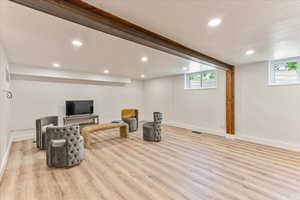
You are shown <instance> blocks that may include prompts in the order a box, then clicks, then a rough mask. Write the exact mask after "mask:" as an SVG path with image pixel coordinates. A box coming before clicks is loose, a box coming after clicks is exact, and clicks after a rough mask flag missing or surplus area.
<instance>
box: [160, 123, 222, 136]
mask: <svg viewBox="0 0 300 200" xmlns="http://www.w3.org/2000/svg"><path fill="white" fill-rule="evenodd" d="M163 124H166V125H169V126H175V127H178V128H184V129H190V130H193V131H198V132H201V133H208V134H213V135H219V136H226V132H225V131H222V130H214V129H209V128H202V127H197V126H193V125H190V124H184V123H178V122H164V123H163Z"/></svg>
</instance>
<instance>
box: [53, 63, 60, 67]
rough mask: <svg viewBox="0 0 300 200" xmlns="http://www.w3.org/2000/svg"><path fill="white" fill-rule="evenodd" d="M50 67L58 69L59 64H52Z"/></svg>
mask: <svg viewBox="0 0 300 200" xmlns="http://www.w3.org/2000/svg"><path fill="white" fill-rule="evenodd" d="M52 66H53V67H56V68H58V67H60V64H59V63H53V64H52Z"/></svg>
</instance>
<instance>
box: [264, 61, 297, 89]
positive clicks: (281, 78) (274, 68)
mask: <svg viewBox="0 0 300 200" xmlns="http://www.w3.org/2000/svg"><path fill="white" fill-rule="evenodd" d="M299 64H300V57H298V58H291V59H284V60H276V61H271V62H270V65H269V84H270V85H288V84H299V83H300V65H299Z"/></svg>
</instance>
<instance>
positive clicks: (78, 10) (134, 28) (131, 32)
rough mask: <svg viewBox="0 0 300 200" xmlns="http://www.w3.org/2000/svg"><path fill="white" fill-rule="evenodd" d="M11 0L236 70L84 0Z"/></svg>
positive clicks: (218, 66)
mask: <svg viewBox="0 0 300 200" xmlns="http://www.w3.org/2000/svg"><path fill="white" fill-rule="evenodd" d="M11 1H13V2H16V3H19V4H22V5H24V6H27V7H30V8H33V9H36V10H39V11H42V12H45V13H48V14H50V15H53V16H56V17H59V18H62V19H65V20H68V21H71V22H75V23H77V24H80V25H83V26H86V27H89V28H92V29H95V30H98V31H102V32H104V33H107V34H110V35H114V36H117V37H119V38H123V39H126V40H129V41H132V42H135V43H138V44H142V45H144V46H148V47H151V48H153V49H157V50H160V51H163V52H166V53H169V54H172V55H175V56H179V57H182V58H185V59H188V60H193V61H195V62H201V63H203V62H206V63H210V64H213V65H215V67H216V68H219V69H222V70H230V69H232V68H233V66H232V65H230V64H227V63H225V62H223V61H221V60H218V59H216V58H213V57H210V56H208V55H205V54H203V53H200V52H198V51H196V50H194V49H191V48H189V47H186V46H184V45H182V44H180V43H178V42H176V41H174V40H170V39H168V38H166V37H164V36H162V35H159V34H157V33H154V32H152V31H149V30H147V29H145V28H143V27H141V26H138V25H136V24H133V23H131V22H129V21H127V20H124V19H122V18H120V17H118V16H115V15H113V14H111V13H108V12H106V11H104V10H102V9H100V8H97V7H94V6H92V5H90V4H88V3H86V2H83V1H81V0H65V1H62V0H38V1H37V0H11Z"/></svg>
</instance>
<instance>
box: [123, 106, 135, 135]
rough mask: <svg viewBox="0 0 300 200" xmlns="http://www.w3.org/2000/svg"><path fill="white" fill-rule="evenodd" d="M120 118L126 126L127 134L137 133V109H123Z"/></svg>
mask: <svg viewBox="0 0 300 200" xmlns="http://www.w3.org/2000/svg"><path fill="white" fill-rule="evenodd" d="M121 118H122V120H123V121H124V122H125V123H127V124H128V127H129V132H134V131H137V129H138V124H139V111H138V110H137V109H123V110H122V113H121Z"/></svg>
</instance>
